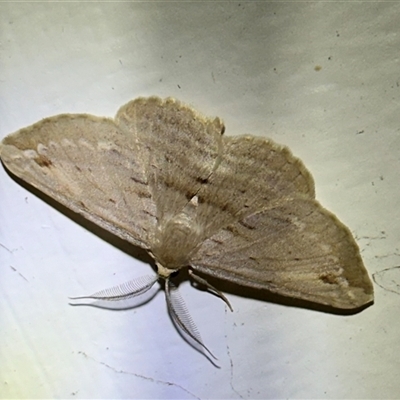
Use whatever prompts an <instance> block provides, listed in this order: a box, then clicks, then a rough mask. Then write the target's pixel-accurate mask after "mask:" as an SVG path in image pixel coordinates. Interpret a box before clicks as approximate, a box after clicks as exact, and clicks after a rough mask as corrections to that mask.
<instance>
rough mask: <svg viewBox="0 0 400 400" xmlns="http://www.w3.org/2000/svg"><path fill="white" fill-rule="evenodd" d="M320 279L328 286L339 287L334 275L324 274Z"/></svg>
mask: <svg viewBox="0 0 400 400" xmlns="http://www.w3.org/2000/svg"><path fill="white" fill-rule="evenodd" d="M319 279H320V280H321V281H322V282H323V283H327V284H328V285H337V277H336V276H335V275H332V274H324V275H321V276H320V277H319Z"/></svg>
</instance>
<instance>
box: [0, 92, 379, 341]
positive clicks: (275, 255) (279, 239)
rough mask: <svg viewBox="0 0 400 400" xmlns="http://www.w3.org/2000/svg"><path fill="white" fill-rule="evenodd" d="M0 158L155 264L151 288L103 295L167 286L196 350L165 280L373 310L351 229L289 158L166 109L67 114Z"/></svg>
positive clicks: (10, 139) (133, 106) (215, 123)
mask: <svg viewBox="0 0 400 400" xmlns="http://www.w3.org/2000/svg"><path fill="white" fill-rule="evenodd" d="M0 156H1V159H2V161H3V163H4V164H5V165H6V167H7V168H8V169H9V170H10V171H11V172H12V173H13V174H15V175H16V176H18V177H20V178H21V179H23V180H24V181H26V182H28V183H29V184H30V185H32V186H34V187H36V188H38V189H39V190H41V191H43V192H44V193H45V194H47V195H49V196H51V197H52V198H54V199H56V200H57V201H59V202H60V203H62V204H63V205H65V206H67V207H68V208H70V209H71V210H73V211H75V212H76V213H79V214H81V215H83V216H84V217H86V218H87V219H89V220H90V221H92V222H94V223H96V224H98V225H100V226H101V227H102V228H104V229H107V230H108V231H110V232H112V233H113V234H115V235H117V236H119V237H120V238H122V239H124V240H126V241H128V242H130V243H131V244H132V245H135V246H140V247H142V248H144V249H146V250H147V251H148V252H149V254H150V255H151V256H152V257H153V259H154V261H155V264H156V266H157V269H158V276H147V277H142V278H139V279H136V280H133V281H130V282H128V283H126V284H124V285H121V286H118V287H114V288H110V289H106V290H103V291H100V292H97V293H94V294H93V295H91V296H86V297H88V298H93V299H107V300H119V299H124V298H128V297H133V296H137V295H139V294H142V293H144V292H146V291H147V290H148V289H150V288H151V287H152V286H153V284H154V283H155V282H156V281H157V279H158V278H162V279H164V280H165V292H166V299H167V304H168V309H169V311H170V313H171V316H172V317H173V319H174V321H175V323H176V324H177V325H178V326H179V327H180V328H181V329H182V330H183V331H184V332H185V333H186V334H188V335H189V336H190V337H191V338H192V339H193V340H194V341H195V342H196V343H197V344H199V345H200V346H203V348H205V346H204V344H203V342H202V340H201V337H200V335H199V333H198V331H197V328H196V326H195V325H194V323H193V321H192V320H191V318H190V316H189V314H188V312H187V309H186V307H185V304H184V302H183V300H182V298H181V297H180V296H179V293H178V292H177V290H176V287H175V286H174V285H173V284H172V282H171V279H170V277H171V274H173V273H174V272H176V271H179V270H180V269H182V268H186V267H188V268H189V269H190V271H191V276H192V277H193V279H194V280H196V281H197V282H199V283H201V284H203V285H206V286H207V287H208V288H209V289H210V290H212V291H214V292H216V293H218V294H219V295H220V296H221V297H222V298H223V299H224V300H225V301H226V302H227V304H228V305H229V302H228V301H227V299H226V298H225V296H224V295H223V294H222V293H221V292H219V291H218V290H217V289H216V288H214V287H213V286H211V285H209V284H208V283H207V281H206V280H205V279H204V278H202V277H200V276H198V275H196V273H201V274H204V275H209V276H211V277H217V278H220V279H224V280H227V281H231V282H233V283H236V284H239V285H244V286H248V287H252V288H256V289H266V290H269V291H271V292H275V293H278V294H281V295H284V296H289V297H293V298H298V299H303V300H307V301H311V302H314V303H320V304H323V305H327V306H332V307H335V308H341V309H353V308H359V307H362V306H364V305H365V304H367V303H370V302H372V301H373V287H372V283H371V280H370V278H369V276H368V273H367V271H366V269H365V267H364V265H363V262H362V259H361V256H360V253H359V249H358V246H357V244H356V242H355V240H354V239H353V236H352V234H351V233H350V231H349V229H348V228H347V227H346V226H344V225H343V224H342V223H341V222H340V221H339V220H338V219H337V218H336V217H335V216H334V215H333V214H332V213H330V212H329V211H327V210H325V209H324V208H323V207H322V206H321V205H320V204H319V203H318V201H317V200H315V191H314V182H313V178H312V176H311V174H310V173H309V172H308V170H307V169H306V167H305V166H304V165H303V163H302V162H301V161H300V160H299V159H297V158H295V157H294V156H293V155H292V153H291V152H290V151H289V149H288V148H287V147H284V146H280V145H278V144H276V143H274V142H273V141H272V140H270V139H266V138H262V137H255V136H250V135H245V136H236V137H230V136H225V135H224V125H223V124H222V122H221V120H220V119H219V118H214V119H209V118H206V117H203V116H201V115H199V114H198V113H197V112H195V111H194V110H193V109H192V108H190V107H188V106H185V105H183V104H181V103H180V102H179V101H177V100H174V99H170V98H169V99H166V100H161V99H159V98H157V97H150V98H139V99H136V100H133V101H131V102H129V103H128V104H126V105H124V106H122V107H121V108H120V110H119V111H118V113H117V115H116V117H115V119H108V118H99V117H95V116H91V115H86V114H65V115H58V116H54V117H50V118H46V119H43V120H42V121H40V122H38V123H36V124H34V125H32V126H30V127H28V128H24V129H21V130H19V131H18V132H16V133H14V134H11V135H9V136H7V137H6V138H5V139H4V140H3V142H2V145H1V149H0Z"/></svg>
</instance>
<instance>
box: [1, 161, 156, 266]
mask: <svg viewBox="0 0 400 400" xmlns="http://www.w3.org/2000/svg"><path fill="white" fill-rule="evenodd" d="M5 170H6V171H7V173H8V174H9V176H10V177H11V178H12V179H13V180H14V181H15V182H17V183H18V184H19V185H21V186H22V187H24V188H25V189H26V190H28V191H29V192H31V193H32V194H33V195H35V196H36V197H38V198H39V199H41V200H43V201H44V202H45V203H47V204H48V205H49V206H51V207H52V208H54V209H55V210H57V211H58V212H60V213H61V214H63V215H65V216H66V217H67V218H69V219H71V220H72V221H74V222H75V223H77V224H78V225H80V226H82V227H83V228H84V229H86V230H87V231H89V232H91V233H93V234H95V235H96V236H98V237H99V238H100V239H102V240H104V241H105V242H107V243H109V244H111V245H112V246H114V247H116V248H117V249H119V250H121V251H123V252H124V253H126V254H128V255H130V256H132V257H134V258H136V259H138V260H140V261H142V262H144V263H147V264H149V265H150V266H151V267H152V268H153V270H154V271H155V272H157V267H156V265H155V262H154V260H153V259H152V258H151V257H150V255H149V254H148V253H147V251H146V250H144V249H142V248H140V247H138V246H135V245H133V244H131V243H129V242H127V241H125V240H123V239H121V238H119V237H118V236H116V235H114V234H113V233H111V232H109V231H107V230H106V229H104V228H101V227H100V226H98V225H96V224H95V223H94V222H91V221H89V220H88V219H86V218H85V217H83V216H82V215H80V214H78V213H76V212H75V211H72V210H71V209H69V208H68V207H66V206H64V205H63V204H61V203H59V202H58V201H57V200H54V199H53V198H52V197H50V196H48V195H47V194H45V193H43V192H41V191H40V190H39V189H37V188H35V187H34V186H32V185H30V184H29V183H27V182H25V181H23V180H22V179H20V178H18V177H17V176H16V175H14V174H13V173H12V172H10V171H9V170H8V169H7V168H5Z"/></svg>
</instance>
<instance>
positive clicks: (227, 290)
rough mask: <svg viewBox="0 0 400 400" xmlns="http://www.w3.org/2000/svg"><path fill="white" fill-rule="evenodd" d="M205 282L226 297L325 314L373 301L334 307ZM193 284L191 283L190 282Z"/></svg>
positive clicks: (210, 280) (218, 281) (216, 281)
mask: <svg viewBox="0 0 400 400" xmlns="http://www.w3.org/2000/svg"><path fill="white" fill-rule="evenodd" d="M196 273H197V272H196ZM206 279H207V282H208V283H210V284H211V285H212V286H214V287H215V288H218V290H220V291H221V292H223V293H224V294H228V296H227V297H228V299H229V294H232V295H235V296H239V297H245V298H249V299H254V300H259V301H264V302H266V303H273V304H279V305H283V306H287V307H295V308H305V309H309V310H312V311H318V312H323V313H327V314H335V315H341V316H345V315H354V314H358V313H360V312H361V311H363V310H364V309H366V308H368V307H369V306H371V305H372V304H373V303H369V304H366V305H364V306H362V307H359V308H355V309H341V308H335V307H332V306H327V305H323V304H319V303H313V302H311V301H307V300H302V299H296V298H292V297H286V296H283V295H280V294H277V293H272V292H269V291H268V290H262V289H255V288H251V287H246V286H241V285H238V284H235V283H233V282H228V281H225V280H222V279H218V278H215V277H209V276H207V278H206ZM192 285H193V284H192ZM195 286H196V288H197V289H199V290H206V289H205V288H203V287H201V286H199V285H198V284H197V283H196V285H195ZM232 306H233V309H234V308H235V305H234V304H232Z"/></svg>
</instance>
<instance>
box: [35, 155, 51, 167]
mask: <svg viewBox="0 0 400 400" xmlns="http://www.w3.org/2000/svg"><path fill="white" fill-rule="evenodd" d="M33 160H34V161H35V163H36V164H37V165H39V167H42V168H44V167H46V168H49V167H50V166H51V165H53V163H52V162H51V161H50V160H49V159H48V158H47V157H46V156H44V155H41V154H40V155H39V156H37V157H35V158H34V159H33Z"/></svg>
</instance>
